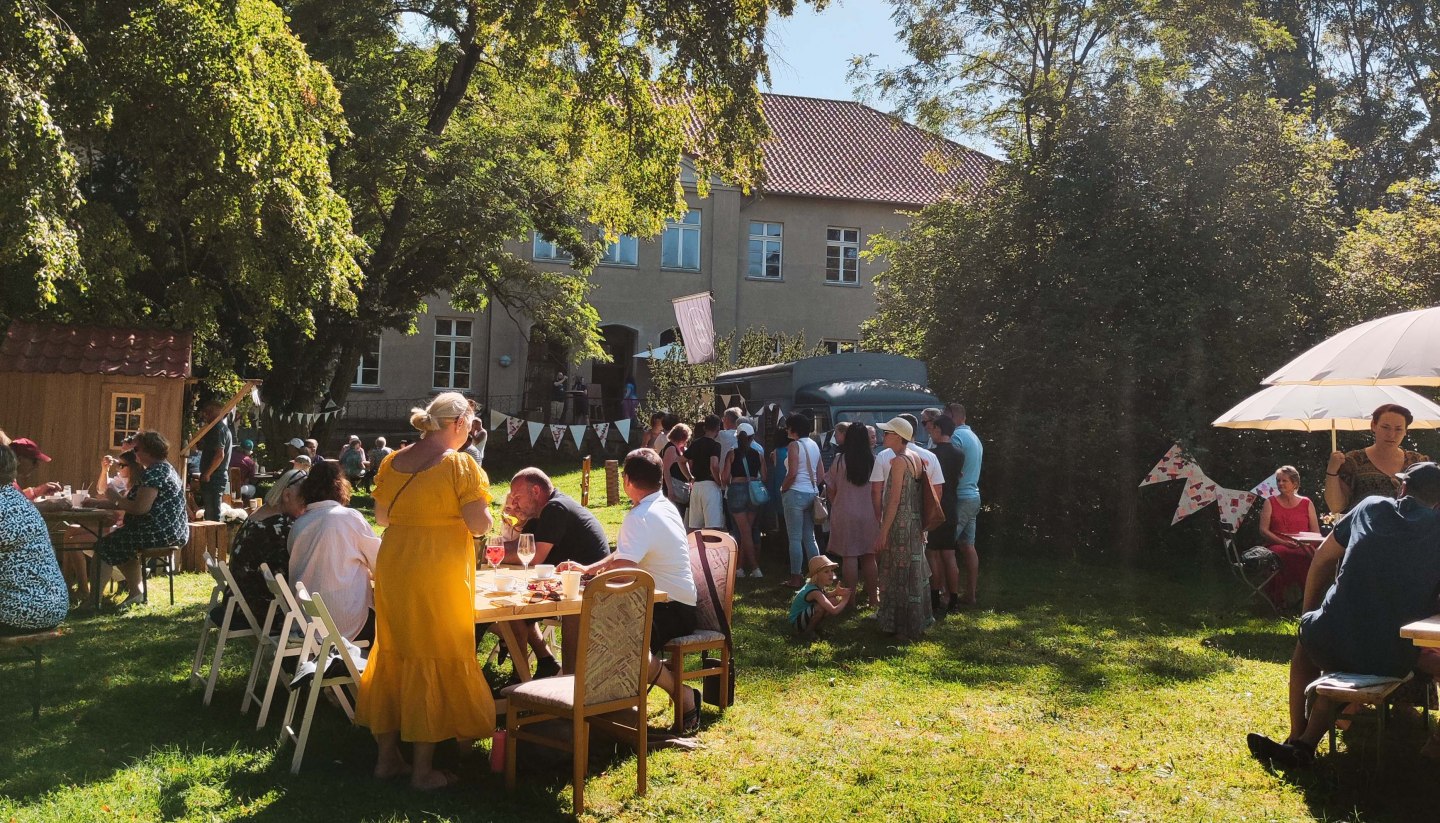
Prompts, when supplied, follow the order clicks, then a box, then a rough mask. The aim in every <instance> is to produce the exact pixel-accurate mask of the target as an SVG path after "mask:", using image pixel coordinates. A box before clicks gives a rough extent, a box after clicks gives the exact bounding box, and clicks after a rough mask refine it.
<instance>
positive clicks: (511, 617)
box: [475, 566, 670, 681]
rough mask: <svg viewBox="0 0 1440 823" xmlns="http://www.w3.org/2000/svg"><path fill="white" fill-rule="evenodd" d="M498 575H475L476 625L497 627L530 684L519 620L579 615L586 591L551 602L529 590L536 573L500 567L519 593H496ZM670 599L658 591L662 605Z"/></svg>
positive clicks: (518, 673)
mask: <svg viewBox="0 0 1440 823" xmlns="http://www.w3.org/2000/svg"><path fill="white" fill-rule="evenodd" d="M496 574H497V573H496V572H493V571H491V570H490V569H489V568H482V569H479V570H477V571H476V572H475V622H476V623H491V624H493V625H494V629H495V633H496V634H498V635H499V636H500V639H501V640H502V641H503V642H504V643H505V648H506V649H507V650H508V651H509V652H510V659H511V660H514V661H516V666H515V674H516V676H518V677H519V678H520V680H522V681H528V680H529V679H530V666H529V665H528V663H524V662H521V661H526V660H528V659H529V649H528V648H527V647H526V643H525V635H524V632H522V631H521V627H520V625H519V623H518V621H521V620H539V619H542V618H546V617H569V616H575V615H579V614H580V606H581V604H582V603H583V602H584V598H585V592H584V590H581V592H580V597H578V598H576V599H574V600H550V599H549V598H546V597H540V596H538V595H536V594H535V593H533V592H531V591H529V590H528V589H527V588H526V587H527V585H528V584H529V582H530V581H531V580H534V579H535V570H534V569H531V570H530V571H526V570H525V569H523V568H521V567H518V566H501V567H500V571H499V574H503V575H506V576H508V577H513V578H515V579H516V580H518V581H519V583H518V584H517V585H518V586H519V590H518V591H514V592H506V593H502V592H497V591H494V588H495V576H496ZM557 576H558V575H557ZM669 599H670V595H668V594H666V593H665V592H662V591H656V592H655V602H657V603H663V602H665V601H667V600H669Z"/></svg>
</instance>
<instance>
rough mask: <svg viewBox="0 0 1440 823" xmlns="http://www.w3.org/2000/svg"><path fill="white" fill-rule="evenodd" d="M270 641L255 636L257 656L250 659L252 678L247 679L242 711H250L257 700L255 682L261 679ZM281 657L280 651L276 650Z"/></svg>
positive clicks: (242, 699)
mask: <svg viewBox="0 0 1440 823" xmlns="http://www.w3.org/2000/svg"><path fill="white" fill-rule="evenodd" d="M269 646H270V643H269V642H268V641H267V640H266V639H265V638H264V637H256V638H255V656H254V657H253V658H251V659H250V678H249V679H248V680H246V681H245V696H244V697H243V698H241V700H240V713H241V714H244V713H245V712H248V711H250V704H251V703H254V702H256V699H255V683H256V682H257V681H259V679H260V660H261V659H262V658H263V657H264V656H265V649H266V648H267V647H269ZM275 656H276V657H279V656H280V655H279V651H278V650H277V651H276V654H275Z"/></svg>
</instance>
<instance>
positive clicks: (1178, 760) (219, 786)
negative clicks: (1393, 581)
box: [0, 477, 1440, 821]
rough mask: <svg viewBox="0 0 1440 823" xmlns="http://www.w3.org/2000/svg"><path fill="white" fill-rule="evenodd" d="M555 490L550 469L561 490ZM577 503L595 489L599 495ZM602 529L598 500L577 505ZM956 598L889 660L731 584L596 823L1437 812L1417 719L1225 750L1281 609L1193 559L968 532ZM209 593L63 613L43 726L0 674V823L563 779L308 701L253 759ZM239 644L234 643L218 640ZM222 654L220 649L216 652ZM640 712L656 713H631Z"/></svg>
mask: <svg viewBox="0 0 1440 823" xmlns="http://www.w3.org/2000/svg"><path fill="white" fill-rule="evenodd" d="M573 481H574V478H568V477H567V478H561V483H562V487H563V486H565V485H574V482H573ZM601 488H602V493H603V487H601ZM600 513H601V514H602V517H603V519H604V520H605V521H606V522H607V524H608V525H609V526H610V527H611V528H612V529H613V528H614V526H615V525H616V524H618V522H619V519H620V516H621V515H622V514H623V509H621V508H620V507H616V508H615V509H613V510H602V511H601V512H600ZM988 555H989V556H987V557H986V559H985V569H984V571H983V579H982V598H983V600H984V602H985V605H986V608H985V609H984V610H982V611H978V612H975V613H971V614H967V615H964V616H961V617H958V618H950V619H949V620H947V621H945V622H944V623H942V624H941V625H940V626H938V627H937V628H936V629H935V630H933V631H932V632H931V633H930V634H929V635H927V636H926V638H925V639H924V640H922V641H921V642H918V643H915V644H913V645H910V646H906V647H896V646H895V645H893V644H892V643H890V642H887V639H886V638H884V637H883V636H881V635H880V634H879V633H878V632H877V631H876V630H875V629H874V628H873V627H872V626H870V625H868V624H866V623H865V622H864V621H862V620H859V619H856V618H853V617H852V618H849V619H846V620H845V621H844V622H842V623H840V624H837V625H834V626H832V627H830V629H829V631H828V634H827V639H825V640H822V641H818V642H816V643H814V644H812V645H808V646H807V645H803V644H799V643H797V642H795V641H793V640H791V639H789V637H788V636H787V634H786V631H785V621H784V608H785V606H786V604H787V602H788V597H787V595H786V594H785V593H784V592H782V591H780V590H779V589H777V588H776V587H775V585H774V584H775V583H776V582H777V580H778V578H779V576H780V573H781V572H782V568H781V564H782V561H781V558H780V557H779V554H778V553H775V552H771V553H768V554H767V557H766V570H767V574H768V575H770V576H769V577H768V578H767V579H765V580H764V581H754V582H751V581H748V580H747V581H741V582H740V585H739V594H738V597H737V604H736V620H735V622H736V628H737V641H738V655H739V657H738V664H739V667H740V675H741V680H740V684H739V694H738V703H737V705H735V706H734V707H733V708H732V709H731V710H730V711H728V712H727V713H726V714H725V715H724V716H723V717H721V716H717V715H715V714H714V713H713V712H712V711H710V710H707V711H706V713H705V726H704V728H703V730H702V731H701V734H700V736H699V740H700V742H701V743H702V744H703V745H702V748H700V749H699V750H696V751H689V752H686V751H663V752H659V753H656V754H654V755H653V756H652V758H651V761H650V764H651V767H650V774H651V777H650V790H649V794H648V795H647V796H646V797H644V798H636V797H635V796H634V791H633V790H634V778H635V761H634V758H633V756H632V755H631V754H630V753H629V752H628V751H626V750H624V749H620V750H619V751H618V752H616V753H614V754H608V753H606V754H602V755H601V756H600V757H598V758H597V760H596V761H595V764H594V765H595V769H594V770H592V776H591V778H590V781H589V783H588V784H587V798H588V804H589V807H590V808H589V816H591V817H593V818H595V819H682V820H791V819H800V818H810V819H816V820H841V819H846V818H851V819H863V820H895V821H901V820H903V821H910V820H924V821H929V820H983V821H990V820H1026V821H1029V820H1086V821H1090V820H1120V821H1136V820H1147V821H1192V820H1193V821H1230V820H1312V819H1316V820H1364V821H1372V820H1373V821H1390V820H1393V821H1412V820H1431V819H1435V817H1436V815H1435V812H1434V810H1435V809H1436V808H1437V805H1436V804H1437V801H1440V796H1437V795H1440V790H1437V787H1436V780H1435V777H1436V774H1435V770H1434V768H1433V767H1430V766H1428V765H1424V764H1422V763H1420V761H1419V760H1418V758H1417V757H1416V756H1415V754H1414V752H1415V750H1416V749H1417V748H1418V746H1419V744H1420V742H1421V741H1422V740H1423V731H1422V730H1421V728H1420V723H1419V720H1418V718H1412V717H1404V716H1402V718H1401V719H1400V721H1399V722H1397V723H1396V724H1395V727H1396V728H1395V730H1394V734H1393V735H1392V736H1391V738H1390V740H1389V741H1388V743H1389V749H1388V751H1389V757H1388V760H1387V765H1386V768H1385V769H1384V770H1383V771H1382V770H1378V769H1377V768H1376V765H1375V757H1374V749H1373V748H1372V745H1373V738H1372V737H1371V736H1370V735H1369V733H1368V730H1361V731H1357V732H1355V733H1354V734H1353V735H1351V737H1352V739H1351V740H1350V741H1349V745H1353V746H1355V747H1356V749H1355V751H1354V752H1353V753H1352V752H1351V751H1349V750H1347V748H1346V746H1347V742H1346V741H1344V740H1343V739H1342V743H1341V749H1342V751H1341V753H1340V754H1339V755H1336V756H1326V757H1324V758H1322V766H1321V768H1319V769H1318V770H1317V771H1316V772H1315V773H1314V774H1312V775H1306V776H1303V777H1301V778H1297V779H1295V780H1289V779H1286V778H1285V777H1283V776H1279V775H1274V774H1271V773H1270V772H1268V771H1266V770H1265V769H1263V768H1261V767H1260V766H1259V765H1257V764H1256V763H1254V762H1253V761H1251V760H1250V759H1249V757H1248V755H1247V754H1246V752H1245V747H1244V740H1243V738H1244V734H1245V733H1246V732H1247V731H1252V730H1259V731H1264V732H1267V733H1270V734H1279V733H1281V732H1282V731H1283V728H1284V683H1285V671H1286V661H1287V660H1288V658H1289V652H1290V649H1291V646H1292V642H1293V641H1292V637H1293V628H1294V627H1293V623H1290V622H1286V621H1277V620H1274V619H1271V618H1267V617H1264V616H1259V615H1257V614H1256V613H1254V612H1252V611H1251V610H1250V609H1249V608H1248V607H1247V605H1246V603H1245V601H1244V598H1243V597H1241V595H1240V592H1239V591H1237V588H1236V587H1235V585H1234V584H1233V583H1232V582H1231V581H1230V580H1229V578H1228V577H1226V576H1225V572H1224V571H1223V569H1221V568H1219V567H1218V565H1217V564H1214V563H1211V562H1209V561H1208V560H1205V561H1175V562H1171V563H1162V564H1159V565H1157V566H1156V567H1153V568H1149V569H1146V570H1136V571H1119V570H1115V569H1108V568H1098V567H1093V566H1085V565H1082V564H1078V563H1074V562H1071V561H1067V560H1057V559H1053V558H1041V557H1035V556H1026V555H1023V554H1007V553H1006V552H1004V551H1002V550H1000V548H999V547H991V551H989V552H988ZM207 591H208V586H207V585H205V583H204V581H203V580H202V578H201V577H200V576H199V575H185V576H183V577H182V578H181V581H180V586H179V596H180V602H179V603H177V605H176V606H175V607H173V608H172V607H170V606H168V605H163V597H162V598H159V600H160V602H161V604H157V605H152V606H148V607H142V608H139V609H136V610H134V611H132V612H130V613H128V614H125V615H114V614H113V613H108V612H107V613H104V614H103V615H101V616H98V617H93V616H92V617H80V618H77V619H75V620H72V621H71V622H70V624H69V626H70V629H71V633H70V634H69V635H68V636H67V637H66V638H65V639H63V640H62V641H59V642H58V643H55V644H52V645H51V646H50V647H49V649H48V653H47V663H46V670H45V677H46V684H47V685H46V697H45V708H44V714H43V716H42V718H41V720H40V721H39V722H38V723H32V722H31V721H30V719H29V714H28V709H27V708H26V707H25V706H24V701H23V696H22V695H21V693H20V688H21V687H22V686H27V685H28V682H27V680H28V671H22V670H20V669H18V668H15V667H5V668H3V669H0V695H4V699H3V701H0V741H3V743H4V745H0V821H4V820H10V819H14V820H17V821H31V820H36V821H50V820H54V821H81V820H147V821H148V820H241V819H245V820H248V819H260V820H275V821H282V820H283V821H290V820H490V819H498V820H525V819H532V818H537V817H538V818H542V819H544V818H558V817H561V816H563V815H565V814H567V813H568V812H569V796H570V795H569V788H568V785H567V784H566V776H565V775H566V774H567V770H566V768H565V767H563V766H560V767H556V766H554V765H552V764H540V765H538V766H535V767H532V768H530V769H528V770H527V772H526V773H525V774H522V778H521V784H520V787H519V789H518V790H517V791H516V792H515V793H513V794H511V793H507V792H506V791H505V789H504V786H503V782H502V781H501V780H500V779H499V777H498V776H495V775H491V774H490V773H489V771H488V770H487V768H486V765H487V764H486V763H485V758H484V757H480V758H478V759H477V760H475V761H474V762H472V763H467V764H462V766H461V769H462V771H463V773H464V774H465V776H466V778H467V782H466V784H465V785H464V786H463V787H461V788H459V789H457V790H454V791H451V792H448V793H444V794H437V795H417V794H414V793H412V792H410V791H409V790H407V789H406V788H404V787H403V785H396V784H377V783H375V782H373V781H372V780H370V779H369V777H368V771H369V767H370V765H371V762H372V758H373V755H374V748H373V744H372V743H371V741H370V739H369V737H368V735H367V734H366V733H365V731H364V730H363V729H359V728H353V727H350V726H348V725H347V724H346V723H345V722H344V720H343V715H341V714H340V713H339V712H338V711H335V710H333V709H331V708H330V707H328V706H326V705H324V704H322V706H321V709H322V711H321V712H320V716H319V719H318V721H317V727H316V729H315V731H314V733H313V735H312V738H311V744H310V749H309V751H308V752H307V755H306V760H305V767H304V770H303V771H302V772H301V774H300V775H299V776H297V777H292V776H291V775H290V774H289V772H288V764H289V756H288V755H289V749H288V748H287V749H286V750H284V751H283V752H280V753H279V754H278V755H277V749H276V746H275V737H276V728H277V725H276V724H277V722H278V715H277V716H274V717H272V719H271V724H270V726H269V727H268V728H266V729H264V730H262V731H258V732H257V731H255V730H254V728H253V727H254V711H253V709H252V712H251V714H250V715H248V716H241V715H240V714H239V712H238V711H237V709H238V707H239V704H240V692H241V687H242V686H243V683H244V677H245V671H246V666H247V665H248V655H244V654H243V653H241V652H240V651H239V649H237V651H236V653H235V654H234V655H233V656H232V655H227V665H226V668H225V671H224V676H223V678H222V681H221V684H220V687H219V688H218V689H217V692H216V695H215V700H214V703H213V705H211V706H210V707H208V708H205V707H202V706H201V705H200V693H199V691H198V690H197V689H196V688H194V687H192V686H190V685H189V684H187V682H186V677H187V674H188V671H189V669H188V667H189V663H190V658H191V656H192V655H193V652H194V647H195V641H196V633H197V629H198V625H199V622H198V621H199V619H200V604H201V602H202V601H203V599H204V597H205V596H206V592H207ZM242 647H243V644H242ZM242 657H243V658H245V659H243V660H242ZM652 709H653V713H652V717H653V719H654V725H657V726H658V725H661V724H663V722H664V720H663V718H665V717H668V715H669V705H668V701H666V700H665V698H664V697H663V696H661V695H659V694H658V693H656V694H655V695H654V699H653V700H652Z"/></svg>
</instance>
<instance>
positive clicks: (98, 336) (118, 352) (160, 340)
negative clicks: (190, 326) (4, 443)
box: [0, 321, 193, 378]
mask: <svg viewBox="0 0 1440 823" xmlns="http://www.w3.org/2000/svg"><path fill="white" fill-rule="evenodd" d="M192 338H193V335H191V333H190V332H185V331H170V330H167V329H123V328H99V327H94V326H63V325H57V324H52V323H24V322H18V321H17V322H15V323H12V324H10V330H9V332H8V333H7V334H6V335H5V342H4V343H3V344H0V372H21V373H27V374H40V373H45V374H112V375H125V376H129V377H173V378H184V377H189V376H190V349H191V343H192Z"/></svg>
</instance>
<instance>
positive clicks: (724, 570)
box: [688, 529, 740, 635]
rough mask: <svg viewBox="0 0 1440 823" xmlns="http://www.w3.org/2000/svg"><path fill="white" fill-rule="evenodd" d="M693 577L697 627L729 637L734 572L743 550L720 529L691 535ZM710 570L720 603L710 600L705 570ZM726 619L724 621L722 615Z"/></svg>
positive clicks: (696, 532)
mask: <svg viewBox="0 0 1440 823" xmlns="http://www.w3.org/2000/svg"><path fill="white" fill-rule="evenodd" d="M688 542H689V544H690V574H691V575H692V576H693V577H694V578H695V592H696V595H697V597H696V600H695V627H696V628H698V629H705V630H708V631H712V632H720V633H721V634H726V635H728V634H729V633H730V632H729V626H730V615H731V611H732V609H733V607H734V603H735V570H736V567H737V566H738V560H739V557H740V547H739V546H738V545H736V543H735V538H733V537H731V536H730V535H729V534H727V533H726V532H723V531H719V530H717V529H700V530H698V531H694V532H691V533H690V538H689V541H688ZM707 565H708V566H709V568H710V576H711V578H712V579H713V580H714V581H715V594H716V595H718V596H719V598H720V602H719V603H716V602H715V601H714V599H712V598H711V596H710V586H709V585H707V584H706V582H705V567H706V566H707ZM721 614H723V615H724V616H725V619H724V621H723V622H722V621H721V620H720V615H721Z"/></svg>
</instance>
